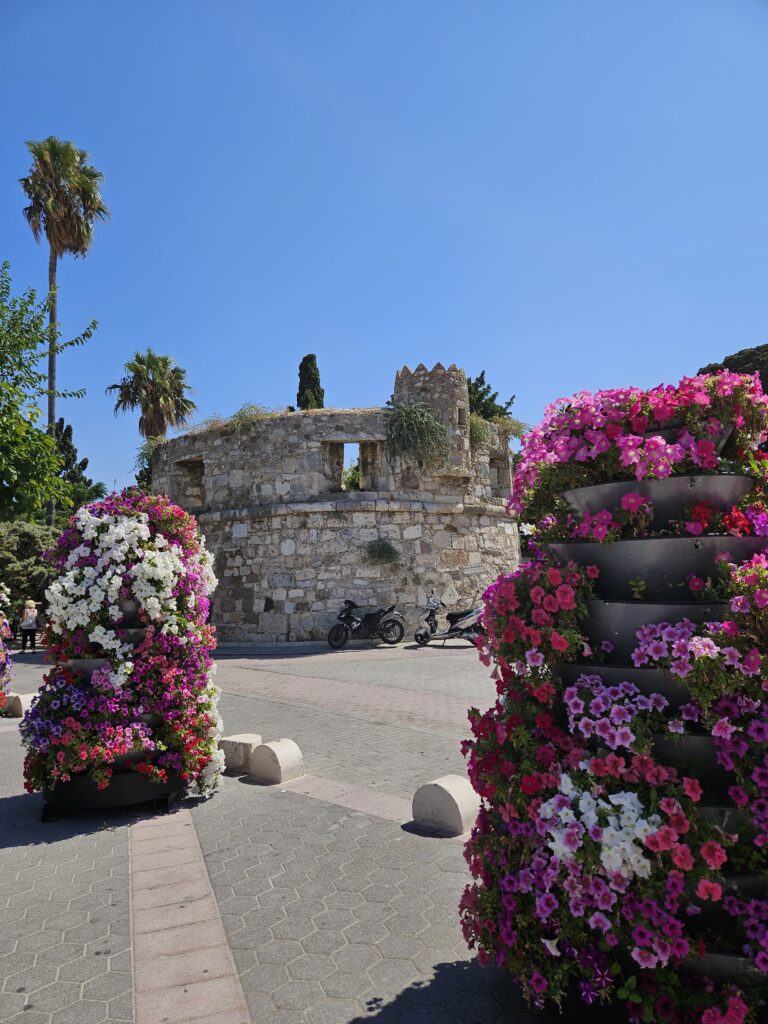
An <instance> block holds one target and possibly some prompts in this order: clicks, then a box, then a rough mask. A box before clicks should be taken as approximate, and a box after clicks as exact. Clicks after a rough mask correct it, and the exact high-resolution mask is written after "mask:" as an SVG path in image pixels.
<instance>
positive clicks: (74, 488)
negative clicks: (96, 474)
mask: <svg viewBox="0 0 768 1024" xmlns="http://www.w3.org/2000/svg"><path fill="white" fill-rule="evenodd" d="M55 437H56V446H57V448H58V449H59V455H60V456H61V459H62V467H61V469H60V470H59V476H60V477H61V479H62V480H64V481H65V482H66V483H67V484H68V485H69V496H70V499H71V501H72V505H73V507H74V508H75V509H78V508H80V506H81V505H85V504H86V503H87V502H89V501H96V500H98V499H99V498H103V497H104V495H105V494H106V493H107V488H106V486H105V485H104V484H103V483H101V482H100V481H99V482H98V483H96V482H94V481H93V480H91V478H90V477H88V476H86V475H85V471H86V469H87V468H88V459H81V458H79V453H78V450H77V448H76V447H75V442H74V440H73V438H72V425H71V424H70V423H65V422H64V417H63V416H60V417H59V419H58V420H56V433H55ZM57 525H60V526H63V523H58V524H57Z"/></svg>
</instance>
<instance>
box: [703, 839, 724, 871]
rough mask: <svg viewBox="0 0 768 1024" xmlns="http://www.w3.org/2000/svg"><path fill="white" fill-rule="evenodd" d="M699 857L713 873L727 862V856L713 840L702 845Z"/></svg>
mask: <svg viewBox="0 0 768 1024" xmlns="http://www.w3.org/2000/svg"><path fill="white" fill-rule="evenodd" d="M701 856H702V857H703V858H704V860H705V861H706V862H707V864H708V865H709V867H710V868H712V870H713V871H718V870H719V869H720V868H721V867H722V866H723V864H725V862H726V861H727V860H728V854H727V853H726V852H725V850H724V849H723V848H722V846H721V845H720V843H716V842H715V841H714V839H711V840H710V841H709V842H708V843H704V844H703V845H702V847H701Z"/></svg>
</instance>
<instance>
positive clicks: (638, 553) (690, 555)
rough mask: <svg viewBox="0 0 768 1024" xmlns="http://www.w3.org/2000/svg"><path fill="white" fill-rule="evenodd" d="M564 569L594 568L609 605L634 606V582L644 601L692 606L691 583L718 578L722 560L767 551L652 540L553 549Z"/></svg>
mask: <svg viewBox="0 0 768 1024" xmlns="http://www.w3.org/2000/svg"><path fill="white" fill-rule="evenodd" d="M549 547H550V549H551V551H552V553H553V554H554V556H555V558H556V559H557V560H558V562H560V564H561V565H565V564H566V563H568V562H570V561H574V562H576V564H577V565H581V566H586V565H596V566H597V567H598V569H599V570H600V576H599V577H598V578H597V579H596V580H595V593H596V594H597V596H598V597H601V598H603V600H605V601H630V600H632V596H633V587H632V585H631V584H630V580H637V579H642V580H643V581H644V583H645V587H644V589H643V600H646V601H686V600H691V591H690V588H689V587H688V583H687V578H688V576H689V575H690V574H691V573H693V574H694V575H696V576H698V577H699V578H700V579H707V577H712V578H715V577H716V574H717V563H718V560H719V559H722V558H727V560H728V561H731V562H743V561H746V559H748V558H751V557H752V555H756V554H757V553H758V552H760V551H764V550H765V549H766V548H767V547H768V538H766V537H731V536H726V537H648V538H643V539H638V540H617V541H614V542H613V543H612V544H598V543H597V542H590V541H581V542H579V541H571V542H570V543H562V544H561V543H557V544H550V545H549Z"/></svg>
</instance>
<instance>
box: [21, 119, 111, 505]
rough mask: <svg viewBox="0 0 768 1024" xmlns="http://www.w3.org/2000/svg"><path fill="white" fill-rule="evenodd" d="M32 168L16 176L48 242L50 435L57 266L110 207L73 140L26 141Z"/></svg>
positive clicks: (30, 215) (34, 224)
mask: <svg viewBox="0 0 768 1024" xmlns="http://www.w3.org/2000/svg"><path fill="white" fill-rule="evenodd" d="M27 149H28V150H29V152H30V154H31V156H32V167H31V169H30V172H29V174H28V176H27V177H26V178H21V179H20V184H21V187H22V189H23V190H24V194H25V195H26V197H27V199H28V200H29V205H28V206H26V207H25V208H24V216H25V217H26V219H27V223H28V224H29V226H30V228H31V229H32V234H33V235H34V236H35V241H36V242H40V240H41V239H42V237H43V235H45V237H46V239H47V241H48V323H49V327H50V333H49V336H48V390H47V393H46V394H47V405H48V433H49V434H50V435H51V436H53V435H54V433H55V423H56V398H57V397H58V392H57V389H56V358H57V356H58V354H59V352H60V351H61V349H60V348H58V347H57V344H56V338H57V335H56V332H57V330H58V313H57V301H58V299H57V295H58V289H57V285H56V267H57V264H58V261H59V260H60V259H61V257H62V256H63V255H64V254H65V253H67V252H69V253H72V254H73V255H74V256H85V254H86V253H87V252H88V250H89V248H90V246H91V240H92V238H93V225H94V223H95V222H96V221H97V220H105V219H106V218H107V217H108V216H109V210H108V209H107V207H106V206H105V205H104V201H103V200H102V198H101V192H100V191H99V188H100V186H101V182H102V179H103V177H104V176H103V174H102V173H101V171H97V170H96V168H95V167H93V166H91V164H89V163H88V154H87V153H86V152H85V150H83V149H78V148H77V146H75V145H73V143H71V142H65V141H63V140H62V139H57V138H56V136H55V135H50V136H49V137H48V138H47V139H43V140H42V141H41V142H28V143H27ZM55 508H56V499H55V496H54V495H53V494H52V495H50V497H49V499H48V502H47V503H46V520H47V522H48V523H53V519H54V513H55Z"/></svg>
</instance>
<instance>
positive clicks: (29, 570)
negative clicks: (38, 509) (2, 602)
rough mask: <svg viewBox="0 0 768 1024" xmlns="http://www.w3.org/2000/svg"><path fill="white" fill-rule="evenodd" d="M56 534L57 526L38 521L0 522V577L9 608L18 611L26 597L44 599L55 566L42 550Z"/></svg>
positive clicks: (53, 540)
mask: <svg viewBox="0 0 768 1024" xmlns="http://www.w3.org/2000/svg"><path fill="white" fill-rule="evenodd" d="M57 535H58V530H56V529H54V528H53V527H51V526H42V525H41V524H39V523H31V522H25V521H24V520H20V519H19V520H16V521H15V522H13V523H0V581H1V582H2V583H4V584H5V586H6V588H7V590H8V592H9V596H10V599H11V612H18V611H19V610H20V606H21V605H22V604H23V602H24V601H26V600H28V599H29V598H31V599H32V600H33V601H41V602H45V588H46V587H47V586H48V585H49V584H50V582H51V580H52V579H53V577H54V576H55V570H54V568H53V565H52V564H51V563H50V562H48V561H47V560H46V559H45V558H44V557H43V554H44V552H45V551H46V550H47V549H48V548H50V547H53V544H54V543H55V541H56V537H57Z"/></svg>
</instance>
